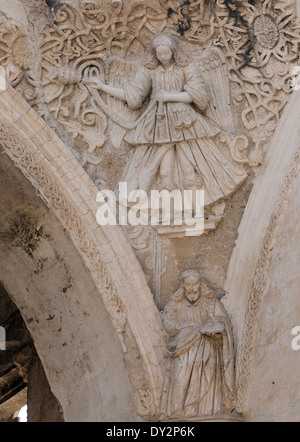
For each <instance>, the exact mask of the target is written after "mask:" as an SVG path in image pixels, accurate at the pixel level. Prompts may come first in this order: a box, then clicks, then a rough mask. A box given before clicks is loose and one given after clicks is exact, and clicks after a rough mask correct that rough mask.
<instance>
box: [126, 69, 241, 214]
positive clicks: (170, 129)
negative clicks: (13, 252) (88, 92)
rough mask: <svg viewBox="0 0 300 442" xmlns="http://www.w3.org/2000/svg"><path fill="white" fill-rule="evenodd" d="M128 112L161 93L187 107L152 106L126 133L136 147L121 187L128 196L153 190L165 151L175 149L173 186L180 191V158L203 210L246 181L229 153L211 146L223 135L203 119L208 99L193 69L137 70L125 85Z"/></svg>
mask: <svg viewBox="0 0 300 442" xmlns="http://www.w3.org/2000/svg"><path fill="white" fill-rule="evenodd" d="M124 90H125V96H126V101H127V104H128V106H129V108H130V109H134V110H135V109H138V108H140V107H142V104H143V102H144V101H145V99H146V98H147V97H151V98H154V96H155V94H156V93H157V92H159V91H160V90H164V91H166V92H168V93H180V92H184V91H185V92H187V93H188V94H189V96H190V97H191V99H192V101H193V103H192V104H184V103H173V102H167V103H157V106H156V107H154V108H153V107H152V108H151V109H150V110H149V112H148V113H147V112H146V114H145V115H144V116H143V118H141V120H140V121H139V124H138V125H137V127H135V128H134V129H132V130H129V131H128V133H127V134H126V136H125V140H126V142H127V143H129V144H130V145H131V146H133V147H135V152H134V154H133V158H132V162H131V164H130V166H129V167H128V169H127V171H126V173H125V176H124V177H123V179H122V181H124V182H127V183H128V189H129V192H130V191H132V190H144V191H145V192H146V193H148V192H149V191H150V190H151V189H157V184H158V183H157V178H158V173H159V168H160V164H161V162H162V159H163V158H164V156H165V155H166V153H167V152H168V150H169V149H175V164H174V184H175V185H176V187H177V188H178V189H179V190H181V191H183V190H184V180H186V179H187V177H185V176H184V173H183V168H182V165H181V163H180V158H179V155H177V153H178V152H179V151H181V154H182V155H181V158H182V156H184V158H185V159H186V161H188V162H189V164H190V165H191V166H192V167H193V168H194V171H195V172H196V175H197V176H198V177H199V181H201V182H202V183H203V185H202V189H204V190H205V205H206V206H207V205H209V204H211V203H214V202H216V201H218V200H219V199H221V198H223V197H226V196H228V195H230V194H231V193H233V192H234V191H235V190H236V189H237V187H238V186H239V185H240V184H241V183H243V182H244V181H245V179H246V178H247V173H246V172H245V170H244V167H243V166H242V165H241V164H238V163H235V162H234V161H233V159H232V158H231V155H230V153H229V152H227V151H226V150H225V149H221V147H220V146H219V145H218V144H217V143H216V141H215V139H216V137H217V136H218V135H219V134H220V133H221V132H222V129H221V128H220V127H219V126H218V124H217V123H216V122H214V121H213V120H211V119H210V118H209V117H207V116H206V115H205V109H206V107H207V105H208V103H209V95H208V91H207V88H206V85H205V82H204V79H203V77H202V75H201V74H200V72H199V69H197V68H196V67H195V66H194V64H192V63H191V64H190V65H188V66H187V67H185V68H181V67H178V66H177V65H175V64H172V65H171V67H170V68H168V69H166V70H165V69H164V68H163V67H162V66H158V67H157V68H156V69H154V70H150V69H148V68H146V67H142V68H141V69H140V70H139V71H137V73H136V75H135V78H134V79H133V81H130V82H128V83H126V84H125V85H124Z"/></svg>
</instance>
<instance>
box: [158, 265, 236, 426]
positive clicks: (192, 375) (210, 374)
mask: <svg viewBox="0 0 300 442" xmlns="http://www.w3.org/2000/svg"><path fill="white" fill-rule="evenodd" d="M163 326H164V328H165V330H166V331H167V333H168V335H169V340H168V343H167V348H168V351H169V358H168V361H167V369H166V376H165V381H164V386H163V392H162V399H161V418H162V419H164V418H183V419H188V418H193V420H195V418H197V417H199V418H203V417H206V416H215V415H224V414H228V413H230V412H232V411H233V410H234V407H235V392H234V353H233V340H232V334H231V327H230V320H229V317H228V315H227V313H226V311H225V309H224V307H223V305H222V303H221V302H220V301H219V300H218V299H217V298H216V297H215V295H214V294H213V293H212V292H211V291H210V290H209V288H208V287H207V284H206V282H205V280H204V279H203V278H202V277H201V275H200V274H199V272H198V271H196V270H188V271H186V272H184V273H183V274H182V276H181V286H180V289H179V290H178V291H177V292H176V293H175V294H173V295H172V297H171V299H170V301H169V302H168V303H167V305H166V307H165V309H164V312H163Z"/></svg>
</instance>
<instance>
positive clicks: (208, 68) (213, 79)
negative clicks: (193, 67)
mask: <svg viewBox="0 0 300 442" xmlns="http://www.w3.org/2000/svg"><path fill="white" fill-rule="evenodd" d="M195 61H196V63H197V65H198V67H199V70H200V72H201V73H202V76H203V78H204V81H205V83H206V86H207V88H208V91H209V95H210V101H209V104H208V107H207V109H206V115H207V116H209V117H210V118H212V119H213V120H214V121H215V122H216V123H217V124H218V125H219V126H220V127H221V128H222V129H223V131H224V133H223V135H222V137H221V139H220V141H221V142H223V143H226V145H227V146H228V148H229V150H230V153H231V157H232V159H233V160H234V161H235V162H237V163H248V162H249V159H248V156H247V155H246V150H247V148H248V147H249V140H248V138H247V137H246V136H245V135H237V134H238V132H239V131H238V130H237V126H238V124H237V116H236V113H235V110H234V107H233V104H232V99H231V91H230V82H229V73H228V66H227V61H226V57H225V55H224V53H223V51H222V50H221V49H219V48H216V47H209V48H206V49H204V50H203V52H202V53H201V54H200V55H198V56H196V57H195Z"/></svg>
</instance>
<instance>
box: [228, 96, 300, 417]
mask: <svg viewBox="0 0 300 442" xmlns="http://www.w3.org/2000/svg"><path fill="white" fill-rule="evenodd" d="M299 118H300V100H299V92H294V93H293V95H292V96H291V98H290V100H289V102H288V104H287V106H286V108H285V111H284V113H283V116H282V117H281V120H280V122H279V125H278V127H277V130H276V133H275V135H274V138H273V140H272V143H271V145H270V148H269V150H268V154H267V156H266V158H265V161H264V165H263V166H262V168H261V169H260V170H259V171H258V173H257V176H256V178H255V181H254V187H253V190H252V193H251V196H250V199H249V201H248V204H247V207H246V210H245V213H244V216H243V220H242V222H241V225H240V228H239V236H238V240H237V243H236V248H235V250H234V252H233V255H232V258H231V261H230V266H229V270H228V275H227V281H226V287H225V288H226V293H227V295H226V297H225V300H224V304H225V305H226V308H227V309H228V311H230V312H231V314H232V321H233V327H234V331H235V343H236V352H237V393H238V411H240V412H243V413H244V414H245V415H247V414H248V415H249V410H248V402H249V392H250V390H251V385H252V386H253V384H252V374H253V366H254V365H255V364H254V361H257V359H255V358H256V357H257V352H258V351H259V350H261V347H260V339H261V337H262V336H263V331H262V330H263V328H264V326H263V323H262V318H268V315H266V314H264V315H262V308H263V307H265V306H267V305H268V302H270V300H269V298H268V297H269V294H270V293H271V291H270V287H271V286H272V279H273V278H274V269H273V271H271V270H272V265H273V262H274V259H276V256H275V254H274V250H276V249H277V248H278V247H279V245H280V244H281V237H282V235H287V232H288V231H292V229H291V226H290V222H289V219H288V215H287V214H288V213H289V211H291V208H293V207H296V204H295V202H294V203H293V198H294V196H293V195H294V194H295V192H296V190H297V185H299V172H300V141H299V140H300V128H299ZM295 189H296V190H295ZM291 202H292V203H291ZM293 205H294V206H293ZM294 212H296V209H294ZM290 240H291V244H297V241H299V237H297V236H296V237H294V238H292V237H291V238H290ZM288 247H290V245H288V244H285V245H282V251H284V252H286V253H285V260H287V262H290V264H291V265H293V261H294V259H295V258H296V251H297V246H296V247H295V249H294V251H293V250H292V249H291V250H290V252H291V253H287V251H288ZM276 253H277V255H278V250H277V252H276ZM275 267H276V266H275ZM276 268H277V270H278V271H280V269H281V268H282V265H281V264H280V262H277V267H276ZM241 269H242V271H241ZM272 272H273V273H272ZM286 278H287V281H286V285H285V286H284V284H283V289H282V290H288V284H289V283H288V275H286ZM283 280H284V281H285V277H284V278H283ZM280 295H281V296H279V298H278V305H277V308H278V310H279V311H281V312H282V315H283V316H284V315H286V316H284V317H285V319H286V322H288V321H289V316H288V315H289V313H288V312H287V310H286V308H285V306H284V296H282V293H281V294H280ZM292 327H293V325H291V326H290V328H291V329H292ZM282 333H284V332H282ZM270 336H272V334H271V335H270ZM270 339H271V337H270ZM272 339H274V337H272ZM287 346H288V348H289V349H290V343H289V342H288V343H287ZM266 347H268V344H266ZM274 348H276V346H275V347H274ZM279 350H280V347H278V348H277V351H279ZM261 351H262V352H264V351H265V350H261ZM269 360H271V358H270V357H269ZM291 382H292V381H291ZM253 388H255V387H253ZM287 388H293V387H292V385H290V387H287ZM275 403H276V404H277V408H278V406H279V404H278V402H276V401H275ZM280 406H281V405H280ZM280 406H279V409H280Z"/></svg>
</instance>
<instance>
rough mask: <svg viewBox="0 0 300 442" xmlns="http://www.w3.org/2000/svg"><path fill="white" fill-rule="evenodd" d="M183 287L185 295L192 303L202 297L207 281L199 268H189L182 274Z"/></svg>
mask: <svg viewBox="0 0 300 442" xmlns="http://www.w3.org/2000/svg"><path fill="white" fill-rule="evenodd" d="M180 283H181V287H182V289H183V292H184V296H185V297H186V298H187V299H188V301H189V302H190V303H191V304H194V303H195V302H197V301H198V299H199V298H200V296H201V294H202V291H203V289H204V288H205V287H206V284H205V281H204V279H203V278H202V276H201V275H200V273H199V272H198V271H197V270H187V271H186V272H184V273H183V274H182V275H181V278H180Z"/></svg>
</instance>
